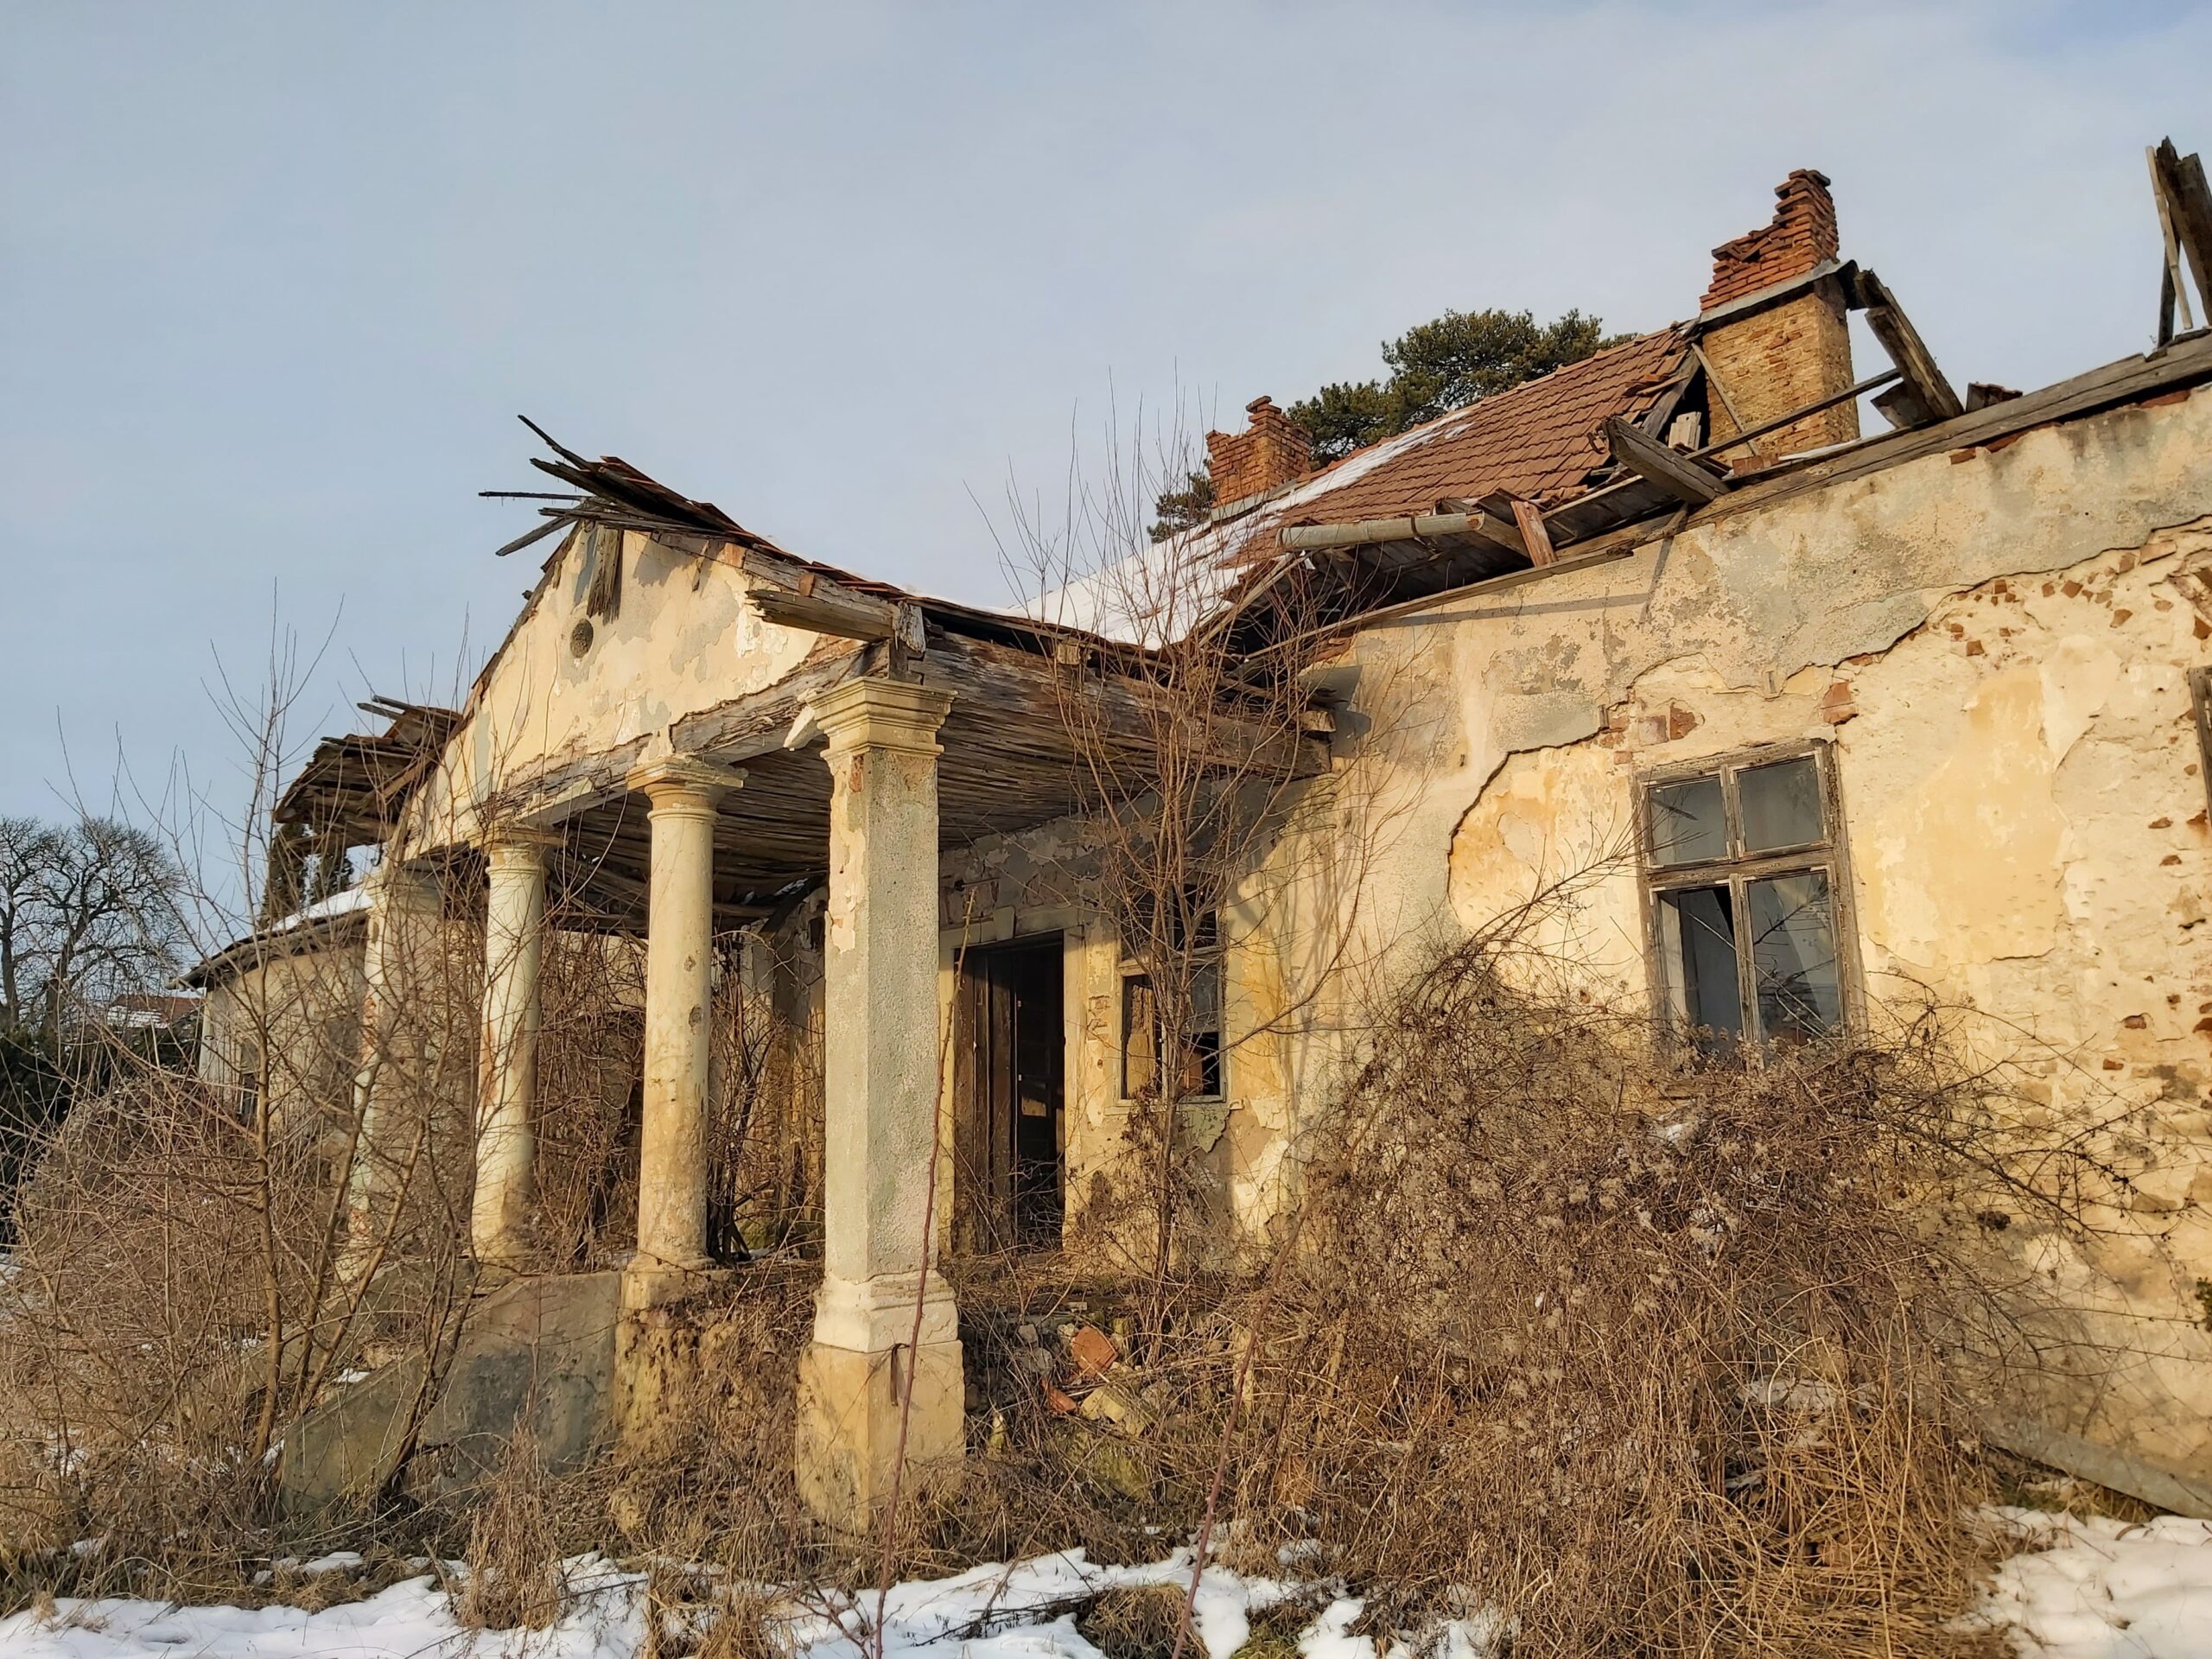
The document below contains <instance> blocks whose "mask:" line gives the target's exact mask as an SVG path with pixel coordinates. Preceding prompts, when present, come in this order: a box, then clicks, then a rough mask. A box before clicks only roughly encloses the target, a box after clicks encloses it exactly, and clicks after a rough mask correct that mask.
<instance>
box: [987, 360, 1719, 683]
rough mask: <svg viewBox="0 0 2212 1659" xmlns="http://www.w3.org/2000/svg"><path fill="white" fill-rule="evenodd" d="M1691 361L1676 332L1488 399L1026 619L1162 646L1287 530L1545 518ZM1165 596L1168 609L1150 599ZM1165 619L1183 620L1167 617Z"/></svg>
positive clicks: (1132, 563) (1127, 562)
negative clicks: (1496, 499) (1377, 522)
mask: <svg viewBox="0 0 2212 1659" xmlns="http://www.w3.org/2000/svg"><path fill="white" fill-rule="evenodd" d="M1687 351H1688V344H1687V341H1686V340H1685V338H1684V336H1683V334H1682V332H1681V329H1680V328H1675V327H1669V328H1662V329H1660V330H1659V331H1658V332H1656V334H1642V335H1639V336H1637V338H1636V339H1633V340H1625V341H1624V342H1623V343H1621V344H1620V345H1618V346H1611V347H1609V348H1607V349H1606V350H1605V351H1602V352H1599V353H1596V354H1594V355H1593V356H1590V357H1586V358H1584V359H1582V360H1581V361H1580V362H1579V363H1570V364H1568V365H1567V366H1566V367H1564V368H1560V369H1554V370H1553V371H1552V372H1550V373H1549V374H1547V375H1542V376H1540V377H1538V378H1535V379H1534V380H1527V381H1523V382H1522V384H1521V385H1517V386H1514V387H1510V388H1509V389H1508V390H1506V391H1498V392H1492V393H1491V395H1490V396H1489V397H1482V398H1478V399H1477V400H1476V401H1475V402H1473V403H1471V404H1466V405H1465V406H1463V407H1461V408H1459V409H1455V410H1447V411H1446V413H1444V414H1442V415H1440V416H1437V417H1436V418H1435V419H1434V420H1433V421H1429V422H1427V423H1424V424H1422V425H1420V426H1417V427H1414V428H1413V429H1411V430H1409V431H1405V432H1401V433H1398V434H1397V435H1395V436H1392V437H1388V438H1384V439H1383V440H1382V441H1381V442H1377V443H1374V444H1370V445H1369V446H1368V447H1367V448H1364V449H1360V450H1356V451H1354V452H1353V453H1352V454H1349V455H1347V456H1345V457H1344V459H1343V460H1342V461H1338V462H1337V463H1336V464H1335V465H1334V466H1332V467H1325V468H1323V469H1322V470H1321V471H1320V472H1318V473H1315V474H1312V475H1311V476H1310V477H1307V478H1305V479H1302V480H1300V481H1299V482H1298V483H1296V484H1294V485H1293V486H1290V487H1288V488H1287V489H1284V490H1282V491H1281V492H1279V493H1276V494H1274V495H1271V496H1268V497H1267V498H1265V499H1262V500H1261V501H1260V502H1259V503H1258V504H1257V505H1255V506H1253V507H1251V508H1249V509H1248V510H1246V511H1244V512H1238V513H1237V514H1236V516H1234V517H1233V518H1217V519H1216V520H1215V521H1214V522H1212V523H1211V524H1204V525H1201V526H1198V528H1196V529H1193V530H1191V531H1185V532H1184V533H1183V534H1182V535H1180V536H1177V537H1171V538H1170V539H1169V540H1167V541H1165V542H1162V543H1157V544H1156V545H1154V546H1152V547H1148V548H1143V549H1140V550H1136V551H1135V552H1133V553H1131V554H1129V555H1128V556H1126V557H1124V558H1122V559H1121V560H1118V561H1116V562H1114V563H1109V564H1107V565H1106V566H1104V567H1103V568H1102V569H1097V570H1095V571H1091V572H1088V573H1086V574H1084V575H1079V576H1077V577H1076V578H1074V579H1073V580H1071V581H1070V582H1065V583H1064V584H1063V585H1061V586H1060V587H1058V588H1053V589H1052V590H1051V591H1050V592H1048V593H1046V594H1044V595H1043V596H1042V597H1041V598H1040V599H1039V600H1036V601H1031V602H1030V603H1028V604H1027V605H1025V606H1024V607H1022V614H1024V615H1026V616H1027V617H1028V618H1030V619H1031V620H1036V621H1039V622H1044V623H1046V624H1056V625H1058V626H1064V627H1075V628H1081V629H1084V631H1085V632H1090V633H1096V634H1100V635H1103V637H1105V638H1107V639H1114V640H1118V641H1120V642H1121V643H1122V644H1125V645H1158V644H1160V643H1163V642H1164V641H1165V640H1166V639H1173V638H1175V637H1177V636H1178V635H1179V634H1180V633H1182V632H1185V631H1186V630H1187V629H1188V628H1189V627H1191V626H1192V625H1194V624H1195V623H1196V622H1197V621H1198V620H1200V618H1201V617H1202V616H1203V615H1204V614H1205V613H1206V611H1207V610H1208V609H1209V608H1210V607H1211V605H1212V604H1213V603H1214V602H1215V601H1218V600H1219V599H1220V598H1221V597H1222V596H1223V595H1224V594H1227V593H1228V592H1229V591H1230V588H1233V587H1234V586H1235V585H1236V582H1237V580H1238V578H1239V577H1240V576H1241V575H1243V574H1244V573H1245V571H1246V570H1247V569H1249V567H1250V566H1251V565H1253V564H1255V563H1260V562H1262V561H1263V560H1265V559H1268V558H1272V557H1274V556H1278V554H1279V551H1280V543H1279V542H1278V540H1277V537H1278V536H1279V534H1280V532H1281V531H1282V530H1283V529H1284V528H1286V527H1287V526H1289V525H1293V524H1344V523H1349V522H1351V521H1354V520H1357V519H1363V518H1398V517H1410V516H1413V515H1416V514H1421V513H1429V512H1435V511H1437V503H1438V502H1439V501H1440V500H1441V499H1445V498H1446V497H1451V496H1459V497H1464V498H1465V499H1470V500H1474V499H1480V498H1481V497H1483V496H1485V495H1488V494H1490V493H1492V492H1493V491H1497V490H1510V491H1511V492H1512V493H1514V494H1516V495H1520V496H1525V497H1527V498H1529V499H1531V500H1537V499H1541V500H1543V501H1544V503H1545V505H1553V504H1554V502H1555V501H1557V500H1559V499H1566V498H1567V497H1569V496H1572V495H1574V494H1579V493H1581V491H1582V490H1583V489H1584V488H1586V479H1587V476H1588V474H1590V473H1591V472H1592V470H1593V469H1594V468H1597V467H1601V466H1603V465H1605V463H1606V462H1607V461H1608V460H1609V459H1610V458H1611V457H1610V452H1609V451H1608V449H1607V448H1606V446H1605V439H1604V436H1603V429H1604V427H1605V421H1606V419H1607V417H1609V416H1615V415H1618V416H1624V417H1628V418H1634V417H1636V416H1640V415H1641V414H1643V412H1645V411H1646V410H1649V408H1650V406H1651V404H1653V402H1654V401H1655V400H1656V398H1657V397H1658V395H1659V393H1660V391H1661V390H1662V388H1663V387H1664V386H1665V385H1667V384H1668V382H1669V381H1670V380H1671V379H1673V378H1674V377H1675V375H1677V374H1678V373H1680V372H1681V366H1682V361H1683V357H1684V354H1685V353H1687ZM1230 505H1234V504H1230ZM1201 572H1203V573H1205V574H1204V575H1200V574H1199V573H1201ZM1171 592H1172V593H1173V601H1172V602H1171V603H1169V604H1167V605H1166V606H1163V604H1162V603H1161V601H1160V599H1159V598H1157V597H1155V596H1158V595H1162V594H1168V593H1171ZM1163 609H1172V610H1173V611H1174V612H1176V613H1177V614H1175V615H1174V616H1173V617H1172V618H1170V617H1163V615H1162V614H1161V612H1162V610H1163Z"/></svg>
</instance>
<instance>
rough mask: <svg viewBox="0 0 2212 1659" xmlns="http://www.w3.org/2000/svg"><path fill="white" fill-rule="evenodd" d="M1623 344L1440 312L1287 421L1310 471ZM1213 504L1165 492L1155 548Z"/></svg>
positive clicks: (1589, 332) (1198, 481)
mask: <svg viewBox="0 0 2212 1659" xmlns="http://www.w3.org/2000/svg"><path fill="white" fill-rule="evenodd" d="M1628 338H1629V336H1628V335H1626V334H1611V335H1609V334H1606V333H1605V324H1604V323H1603V322H1601V321H1599V319H1598V318H1596V317H1586V316H1584V315H1582V313H1580V311H1568V312H1565V313H1563V314H1562V315H1560V316H1557V317H1554V319H1553V320H1552V321H1549V322H1541V323H1540V322H1538V321H1536V318H1535V313H1534V312H1530V311H1500V310H1497V309H1490V310H1483V311H1446V313H1445V314H1444V315H1442V316H1440V317H1437V318H1434V319H1433V320H1432V321H1427V322H1424V323H1420V324H1417V325H1416V326H1414V327H1411V328H1408V329H1407V330H1406V332H1405V333H1404V334H1401V335H1399V336H1398V337H1397V339H1395V340H1385V341H1383V365H1384V366H1385V367H1386V368H1388V369H1389V376H1388V377H1387V378H1383V379H1380V380H1340V381H1336V382H1332V384H1330V385H1325V386H1323V387H1322V388H1321V389H1320V390H1319V391H1317V392H1315V393H1314V394H1313V396H1312V397H1305V398H1300V400H1299V401H1298V402H1297V403H1294V404H1292V405H1291V406H1290V417H1291V419H1293V420H1294V421H1296V422H1297V423H1299V424H1300V426H1302V427H1304V428H1305V429H1306V432H1307V433H1308V434H1309V435H1311V436H1312V437H1313V461H1314V464H1315V465H1317V466H1322V467H1325V466H1327V465H1328V464H1329V463H1330V462H1331V461H1342V460H1343V459H1344V457H1345V456H1346V455H1349V454H1354V453H1356V452H1357V451H1358V450H1361V449H1364V448H1367V446H1368V445H1370V444H1371V443H1376V442H1380V441H1381V440H1382V439H1384V438H1388V437H1393V436H1395V435H1397V434H1398V433H1401V432H1404V431H1407V430H1408V429H1411V428H1414V427H1416V426H1419V425H1420V424H1421V423H1422V422H1424V421H1433V420H1434V419H1435V418H1436V417H1437V416H1440V415H1442V414H1444V413H1446V411H1447V410H1454V409H1463V408H1465V406H1466V405H1467V404H1471V403H1474V402H1475V401H1477V400H1478V398H1483V397H1489V396H1490V395H1491V393H1492V392H1498V391H1505V390H1506V389H1507V388H1508V387H1510V386H1517V385H1520V384H1521V383H1522V381H1524V380H1533V379H1535V378H1536V377H1537V376H1538V375H1541V374H1549V373H1550V372H1552V371H1553V370H1554V369H1557V368H1561V367H1564V366H1565V365H1567V364H1569V363H1579V362H1580V361H1581V360H1582V359H1584V358H1586V357H1588V356H1589V355H1590V354H1591V353H1593V352H1599V351H1603V350H1604V349H1605V347H1606V346H1615V345H1618V344H1619V343H1620V342H1621V341H1622V340H1626V339H1628ZM1213 505H1214V501H1213V485H1212V482H1211V480H1209V479H1208V478H1207V477H1206V475H1205V474H1204V473H1192V474H1190V475H1189V477H1188V478H1187V480H1185V484H1184V486H1183V487H1182V488H1180V489H1173V490H1163V491H1162V492H1160V496H1159V498H1158V499H1157V500H1156V501H1155V502H1154V511H1155V512H1157V513H1158V514H1159V521H1158V522H1157V523H1155V524H1154V525H1153V527H1152V539H1153V540H1154V541H1155V542H1158V541H1165V540H1166V538H1167V537H1170V536H1173V535H1175V534H1177V533H1179V531H1185V530H1189V529H1192V527H1193V526H1195V525H1198V524H1204V523H1205V520H1206V515H1207V513H1208V512H1211V510H1212V507H1213Z"/></svg>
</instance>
